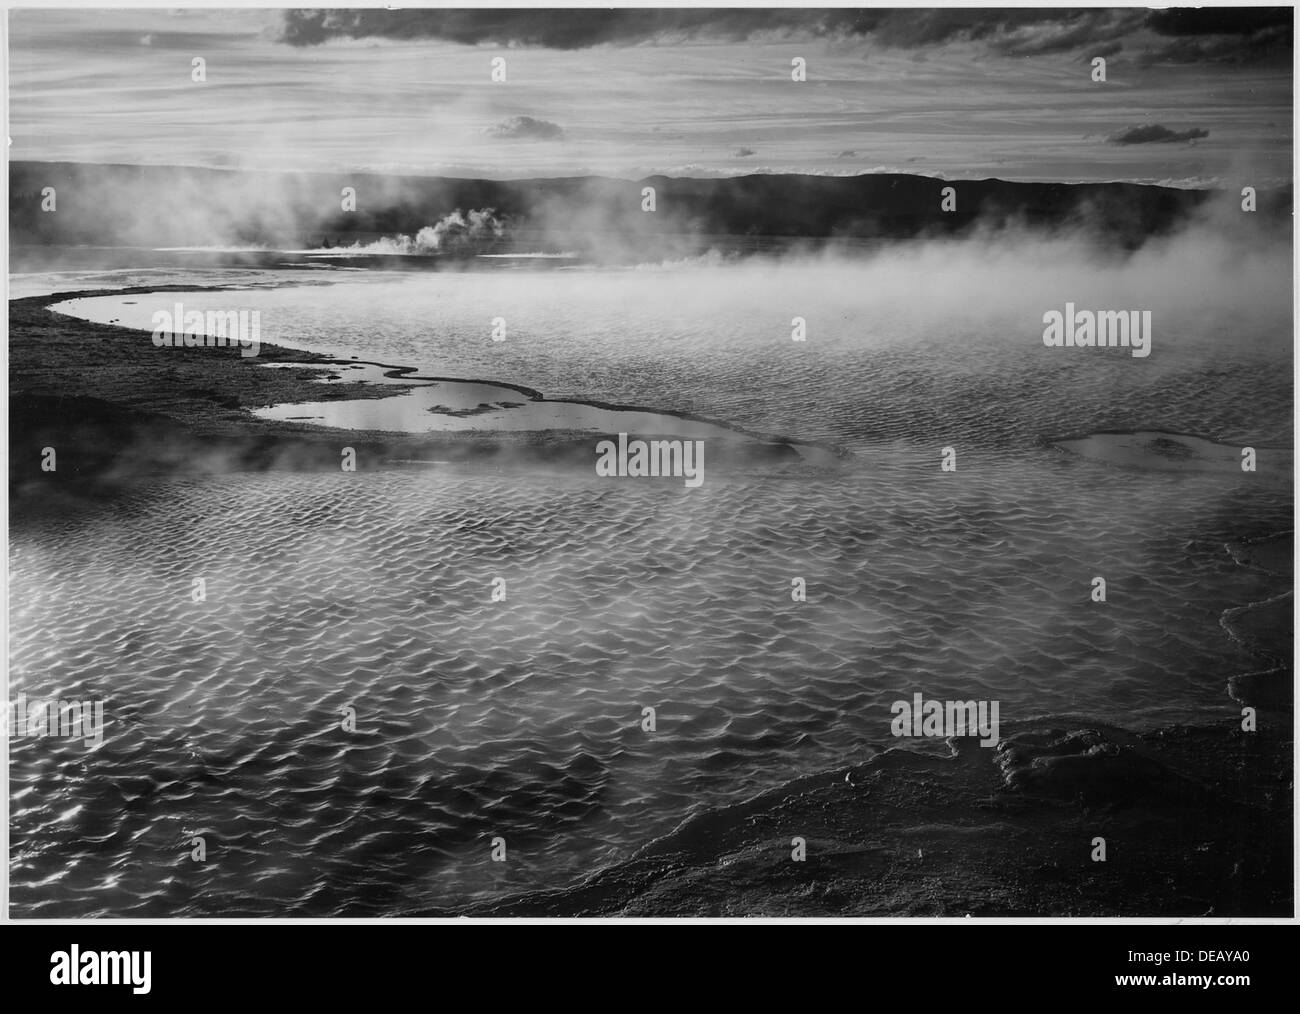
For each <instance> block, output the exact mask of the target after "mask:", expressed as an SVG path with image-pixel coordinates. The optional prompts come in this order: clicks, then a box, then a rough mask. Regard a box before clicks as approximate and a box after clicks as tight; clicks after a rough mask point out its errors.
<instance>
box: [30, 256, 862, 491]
mask: <svg viewBox="0 0 1300 1014" xmlns="http://www.w3.org/2000/svg"><path fill="white" fill-rule="evenodd" d="M311 284H329V283H315V282H313V283H311ZM243 288H247V286H232V285H216V286H203V285H188V284H170V285H146V286H126V287H119V288H114V289H89V290H67V291H59V292H54V293H47V294H43V295H36V296H26V297H20V298H17V299H12V300H10V302H9V311H8V312H9V323H10V421H11V424H10V450H11V455H10V461H11V467H10V480H11V491H18V492H20V491H21V490H22V489H24V488H25V487H26V486H27V485H28V484H31V483H41V484H42V485H48V479H49V477H48V476H47V475H42V473H41V472H40V470H39V468H38V467H37V459H38V456H39V450H40V448H41V447H43V446H61V447H63V448H67V457H66V458H65V455H64V453H63V452H62V451H61V452H60V472H61V473H62V475H63V476H64V477H67V476H68V475H72V476H75V477H76V478H77V479H88V480H94V481H96V482H99V483H104V482H107V483H115V482H118V481H120V480H122V479H124V478H126V477H128V476H141V475H157V474H176V473H181V474H212V473H223V472H228V471H240V470H243V471H260V470H288V471H313V470H337V468H338V460H339V457H338V456H339V448H340V447H341V446H343V445H348V446H352V447H354V448H355V449H356V451H357V468H358V469H359V470H360V469H370V468H381V467H400V466H399V465H398V463H400V462H411V461H420V460H422V459H428V458H436V459H438V460H439V461H443V462H452V463H457V464H468V465H474V464H482V465H487V466H489V467H492V468H501V467H528V466H531V465H539V466H546V467H552V466H556V465H573V466H581V467H582V468H584V469H588V470H590V469H591V468H592V467H593V461H594V450H593V447H594V443H593V441H595V440H598V439H601V438H603V437H605V436H607V435H608V434H605V433H604V432H603V431H600V430H596V429H502V430H466V431H458V430H446V431H431V432H407V431H385V430H360V429H345V428H339V427H327V426H321V425H314V424H309V423H303V422H299V421H290V420H268V419H263V418H259V417H257V416H255V415H254V414H253V410H254V409H260V408H265V407H267V406H274V405H293V404H305V403H311V402H324V401H337V402H344V401H355V400H364V399H384V398H390V397H394V396H399V395H400V394H402V393H403V391H405V390H409V389H411V388H412V387H415V386H423V385H434V384H446V385H454V384H462V385H482V386H491V387H497V388H501V389H504V390H510V391H515V392H518V393H519V394H520V395H522V396H524V397H526V398H528V399H529V400H530V401H535V402H538V403H542V404H550V405H554V404H560V405H575V406H580V407H583V408H590V409H592V410H594V411H604V412H628V413H639V414H644V415H648V416H653V417H655V418H656V419H660V420H662V421H663V428H662V430H659V431H656V432H638V433H637V434H636V435H637V436H641V437H647V438H663V437H669V438H671V437H673V436H674V428H675V427H674V424H675V423H679V422H681V423H695V424H699V425H707V426H710V427H716V428H718V429H720V430H725V431H727V432H728V433H730V434H735V438H734V440H731V439H723V440H716V439H715V440H714V441H713V445H714V446H713V447H712V449H711V451H710V465H711V466H712V467H716V468H720V469H727V468H732V467H740V468H750V467H756V466H768V465H798V466H803V467H814V468H830V469H835V468H838V467H840V465H841V464H842V463H843V462H844V461H845V460H847V459H849V458H851V457H852V455H851V454H850V452H848V451H847V450H845V449H843V448H840V447H837V446H834V445H831V444H827V443H822V442H817V441H805V440H796V439H793V438H789V437H784V436H777V435H769V434H762V433H757V432H753V431H750V430H747V429H744V428H741V427H738V426H734V425H731V424H730V423H727V422H723V421H719V420H716V419H710V418H708V417H706V416H701V415H698V414H695V413H691V412H686V411H677V410H663V409H657V408H649V407H641V406H631V405H618V404H614V403H610V402H603V401H599V400H583V399H571V398H556V399H548V398H547V397H546V396H545V395H544V394H543V393H542V392H540V391H537V390H535V389H533V388H530V387H526V386H524V385H521V384H514V383H509V382H502V381H496V380H476V379H472V378H463V377H435V376H429V375H427V374H421V373H420V372H419V368H418V367H414V366H403V365H398V364H391V363H380V362H374V361H372V360H364V359H362V358H361V357H360V356H358V357H357V358H351V359H343V358H339V357H337V356H326V355H322V354H319V353H314V352H308V351H298V350H294V349H289V348H285V347H283V346H277V345H274V344H270V343H262V344H261V347H260V354H259V356H258V357H257V358H256V360H249V359H244V358H241V357H240V356H239V355H238V353H237V352H235V353H232V352H231V350H228V349H211V348H207V349H205V348H194V349H189V348H178V349H168V350H166V351H165V358H162V356H163V355H164V353H162V352H161V350H159V349H157V348H155V347H154V346H153V345H152V343H150V342H142V341H141V340H140V336H141V335H142V334H147V333H148V332H145V331H141V330H139V329H135V328H128V327H123V326H120V325H116V324H107V323H104V324H101V323H96V322H92V321H87V320H83V319H80V318H76V317H73V316H70V315H67V314H63V313H60V312H58V311H55V310H53V309H51V307H52V306H54V305H55V304H58V303H62V302H66V301H68V300H73V299H83V298H95V297H114V296H124V295H145V294H151V293H164V292H225V291H238V290H240V289H243ZM214 353H215V354H214ZM266 364H276V365H282V366H288V365H295V366H301V367H303V368H301V369H294V370H288V369H258V368H257V367H258V366H261V365H266ZM358 365H369V366H373V367H376V368H377V369H380V370H382V371H383V375H384V376H385V377H386V378H387V379H389V380H392V381H394V382H395V383H392V384H356V383H352V384H347V383H341V384H321V383H316V382H315V381H318V380H320V379H322V378H325V377H327V376H328V375H329V374H330V373H331V371H332V370H333V369H334V368H336V367H343V366H358ZM65 461H67V463H68V466H69V467H67V468H65V467H64V462H65ZM42 480H46V481H45V482H43V483H42Z"/></svg>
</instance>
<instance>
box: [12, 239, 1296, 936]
mask: <svg viewBox="0 0 1300 1014" xmlns="http://www.w3.org/2000/svg"><path fill="white" fill-rule="evenodd" d="M202 281H203V279H202V278H199V277H196V278H195V281H194V284H196V285H198V284H201V283H202ZM214 281H215V279H214ZM1290 287H1291V274H1290V251H1289V248H1284V247H1281V246H1274V245H1271V244H1261V243H1251V242H1242V241H1241V239H1240V237H1239V236H1237V235H1235V234H1233V233H1231V232H1226V231H1222V230H1216V229H1215V228H1213V227H1212V225H1208V224H1207V225H1198V226H1197V227H1196V228H1195V229H1194V230H1193V231H1189V232H1186V233H1184V234H1182V235H1180V236H1178V237H1174V238H1172V239H1170V240H1168V241H1164V242H1160V243H1154V242H1153V243H1151V244H1148V245H1147V246H1146V247H1144V248H1142V249H1141V250H1139V251H1137V252H1136V253H1134V254H1133V255H1131V256H1127V257H1121V256H1119V255H1116V254H1114V253H1109V254H1103V253H1101V252H1099V251H1098V250H1097V249H1096V248H1094V247H1092V246H1090V245H1089V244H1087V243H1086V242H1083V241H1080V240H1078V239H1076V238H1072V237H1068V236H1058V237H1054V238H1051V237H1048V238H1043V237H1038V238H1035V237H1032V236H1028V235H1025V236H1017V237H1015V238H1014V240H1012V239H1011V238H1010V237H1006V236H1003V237H1002V238H1000V239H999V238H997V237H985V238H976V239H971V240H965V241H961V242H933V243H919V244H915V245H912V246H907V247H902V248H898V249H896V250H894V251H893V252H888V253H882V254H879V255H876V256H871V257H866V258H848V257H840V256H808V257H802V258H789V259H782V260H751V261H744V262H739V263H727V262H722V263H719V262H718V259H716V258H706V259H702V260H700V259H697V260H691V261H682V262H676V263H668V264H659V265H643V266H641V267H638V268H629V269H597V268H590V267H587V268H573V269H564V270H558V271H550V272H546V273H531V272H525V271H482V272H479V271H456V272H447V271H436V272H430V273H427V274H420V275H416V276H409V275H404V276H400V277H399V276H394V275H384V274H373V275H366V276H364V277H362V276H355V280H353V278H351V277H350V278H349V280H347V281H345V282H340V283H338V284H335V285H330V286H294V285H283V286H280V287H276V288H265V289H263V288H257V289H243V290H240V291H237V292H200V291H194V292H184V293H171V292H169V293H162V294H157V295H155V296H149V295H135V296H127V297H115V296H107V297H97V298H89V299H85V300H81V301H78V303H77V305H75V306H68V307H66V308H65V309H66V310H67V311H68V312H74V313H76V314H79V315H85V316H88V317H91V318H93V319H97V320H117V321H119V322H121V323H123V324H125V325H128V326H138V327H141V328H144V329H148V328H149V327H150V323H149V322H150V319H151V317H152V314H153V312H154V311H155V310H158V309H169V310H170V308H171V307H172V305H173V304H174V303H175V302H177V301H180V302H183V303H184V304H185V306H186V308H187V309H203V310H205V309H209V308H212V309H218V308H220V309H258V310H260V311H261V321H262V332H261V338H262V341H263V342H270V343H278V344H282V345H289V346H293V347H297V348H304V349H312V350H315V351H324V352H329V353H332V354H335V355H338V356H341V357H343V358H347V357H350V356H357V357H359V358H360V359H362V360H373V361H379V362H384V363H390V364H397V365H412V366H418V367H420V368H421V369H422V370H424V371H426V372H428V373H430V374H431V375H434V376H440V377H465V378H473V379H479V380H485V381H497V382H504V383H514V384H520V385H525V386H528V387H531V388H535V389H537V390H539V391H541V392H543V393H544V394H545V395H546V396H547V397H549V398H561V397H572V398H584V399H593V400H599V401H603V402H610V403H614V404H623V405H636V406H645V407H650V408H656V409H671V410H677V411H688V412H693V413H697V414H701V415H705V416H708V417H710V418H714V419H717V420H719V421H722V422H726V423H729V424H732V425H736V426H742V427H744V428H746V429H749V430H753V431H757V432H761V433H768V434H778V435H783V436H790V437H798V438H803V439H815V440H824V441H829V442H831V443H834V444H836V445H839V446H841V447H844V448H846V449H848V450H851V451H852V452H853V453H854V458H853V460H852V461H850V462H849V463H848V465H847V466H846V468H845V469H843V470H842V471H840V472H837V473H834V474H829V473H801V474H797V475H790V474H784V473H781V472H779V471H776V470H773V471H765V470H763V469H759V468H755V469H752V470H749V471H746V472H743V473H726V474H724V473H716V474H710V475H709V476H708V478H707V479H706V481H705V483H704V485H703V486H702V487H701V488H700V489H698V490H687V489H683V488H682V486H681V484H680V483H679V482H671V481H669V482H665V483H655V482H650V481H636V480H625V481H620V480H613V479H599V478H597V477H596V476H595V475H594V472H593V474H591V475H582V474H578V473H575V472H573V471H554V472H551V471H547V470H545V469H540V468H539V469H533V470H526V471H520V472H516V473H509V474H495V473H492V472H489V471H486V470H475V469H471V468H459V467H450V466H435V467H429V468H422V469H410V468H407V469H396V468H395V469H390V470H385V471H380V472H373V473H366V474H365V475H364V476H362V475H359V474H358V475H346V474H339V475H286V474H263V475H242V474H235V475H225V476H220V477H215V478H211V479H203V480H196V479H168V478H165V477H162V478H159V479H157V480H156V481H151V482H145V483H141V484H140V485H139V486H138V487H136V488H135V489H133V491H132V492H131V493H129V494H127V495H125V496H123V497H122V498H121V499H120V500H118V501H116V502H114V503H111V504H109V505H107V506H103V505H99V506H97V507H96V508H95V509H94V511H90V510H86V511H85V512H77V511H73V512H70V513H68V514H67V515H65V516H62V517H60V518H58V519H56V520H54V521H51V520H50V519H43V520H42V523H41V524H40V525H34V524H30V525H29V524H27V523H26V521H25V519H24V518H22V517H17V518H15V522H14V528H13V531H12V535H11V546H12V550H11V580H12V591H11V602H12V604H13V605H12V612H11V617H10V619H11V629H12V631H13V643H12V647H11V652H12V674H13V682H14V692H15V693H18V692H24V693H27V694H28V695H29V696H32V697H41V696H64V697H77V696H81V697H103V698H105V699H106V700H107V701H108V704H107V706H106V715H107V718H108V721H109V723H110V725H109V728H108V730H107V732H106V739H105V743H104V745H103V746H102V747H100V748H99V750H98V751H97V752H96V755H95V758H94V763H93V764H89V763H86V760H85V758H84V747H82V746H81V745H80V744H76V745H69V744H63V743H59V742H58V741H41V742H36V743H31V744H27V745H25V746H24V749H23V752H22V754H21V755H18V754H15V755H14V757H15V762H14V766H13V768H12V773H11V777H12V781H13V789H14V801H13V820H14V832H13V834H14V843H13V851H14V856H15V864H14V867H13V883H14V887H13V898H14V902H15V905H16V907H17V908H19V909H20V910H21V911H22V913H23V914H25V915H32V916H38V915H45V914H51V915H52V914H56V913H59V912H67V911H73V910H75V911H77V912H79V913H84V914H91V913H109V912H111V913H113V914H116V915H164V914H166V915H179V914H187V915H231V914H243V913H249V914H265V915H270V914H284V915H290V914H292V915H324V914H349V915H369V914H379V913H385V912H401V911H411V910H418V909H422V908H437V907H455V906H458V905H463V904H468V903H472V902H476V901H484V900H490V899H494V898H500V897H504V896H507V895H509V894H512V893H515V892H519V891H525V890H533V889H538V888H542V887H546V888H552V887H560V886H564V885H565V884H568V883H572V882H574V881H576V880H579V879H581V878H583V877H585V876H587V875H589V874H590V873H592V872H593V871H594V870H596V869H599V868H601V867H602V866H604V865H607V864H609V863H611V862H614V861H616V860H618V859H622V858H626V857H628V856H629V855H631V854H632V853H633V852H634V851H635V850H636V849H637V848H639V847H641V846H644V845H645V844H647V843H648V842H650V841H651V840H652V839H653V838H655V837H656V836H658V835H661V834H664V833H666V832H668V831H670V830H671V829H672V828H673V827H674V826H676V824H677V823H678V822H680V821H681V820H682V819H684V818H685V817H686V816H688V815H689V814H691V813H694V812H698V811H700V810H702V809H706V808H709V807H714V806H718V805H722V804H725V803H729V802H735V801H738V800H740V799H744V798H747V797H748V796H750V795H753V794H754V793H756V792H758V791H760V790H762V789H765V788H771V787H774V786H778V785H781V784H783V783H785V782H787V781H789V780H791V779H793V778H795V777H797V776H799V775H802V774H807V773H810V772H813V771H817V770H823V769H826V768H833V767H838V766H843V765H847V764H853V763H860V762H861V761H863V760H865V759H867V757H869V756H870V755H871V754H872V753H873V752H874V751H877V750H880V749H884V748H888V747H890V746H894V745H896V742H897V741H895V740H892V739H891V738H890V735H889V719H890V712H889V706H890V703H891V702H892V701H894V700H896V699H898V698H900V697H910V696H911V694H912V693H913V692H915V691H923V692H924V693H925V694H926V696H927V697H934V698H945V697H947V698H957V697H959V698H962V699H970V698H982V699H994V700H999V701H1001V714H1002V720H1003V722H1012V721H1018V720H1023V719H1028V718H1033V717H1037V716H1042V715H1052V714H1063V713H1071V712H1072V713H1081V714H1087V715H1089V716H1091V717H1093V718H1096V719H1099V720H1105V721H1111V722H1114V723H1116V724H1119V725H1123V726H1125V727H1128V728H1142V727H1149V726H1151V725H1154V724H1158V723H1161V722H1167V721H1173V720H1211V721H1218V720H1220V719H1222V718H1223V717H1224V716H1226V715H1229V714H1231V713H1233V711H1234V708H1233V706H1232V702H1231V701H1229V700H1228V699H1227V697H1226V696H1225V694H1224V685H1225V683H1226V681H1227V679H1228V677H1230V676H1231V675H1233V674H1234V673H1238V672H1241V671H1244V670H1246V669H1249V668H1252V667H1253V666H1255V664H1256V663H1255V661H1254V660H1253V659H1252V658H1251V656H1250V655H1249V654H1247V653H1246V652H1245V651H1244V650H1243V649H1242V648H1241V647H1240V646H1239V645H1237V644H1235V643H1233V642H1232V641H1231V640H1229V639H1228V638H1227V637H1226V636H1225V635H1224V633H1223V631H1222V629H1220V627H1219V623H1218V621H1219V617H1220V615H1221V613H1222V612H1223V610H1225V609H1228V608H1231V607H1233V606H1237V605H1241V604H1243V603H1245V602H1249V601H1252V600H1253V599H1255V598H1257V597H1259V593H1260V584H1259V579H1258V577H1257V576H1256V575H1253V574H1252V573H1250V572H1248V571H1246V570H1244V569H1243V568H1241V567H1238V566H1236V565H1235V563H1234V562H1233V560H1232V559H1231V558H1230V557H1229V556H1228V555H1227V554H1226V553H1224V552H1223V543H1224V541H1226V540H1227V539H1230V538H1236V537H1243V536H1249V535H1260V534H1264V533H1266V532H1271V531H1277V530H1281V529H1284V528H1287V527H1289V525H1290V518H1291V513H1292V502H1291V492H1290V476H1289V474H1287V475H1285V476H1279V475H1278V474H1277V473H1276V472H1275V471H1274V472H1270V471H1269V470H1268V469H1261V474H1260V475H1258V476H1255V477H1246V476H1225V475H1222V474H1196V473H1191V474H1168V473H1159V472H1146V471H1138V470H1123V469H1112V468H1107V467H1105V466H1103V465H1100V464H1097V463H1094V462H1089V461H1084V460H1081V459H1078V458H1075V457H1072V456H1068V455H1065V454H1062V453H1061V452H1060V451H1058V450H1056V449H1055V448H1052V447H1050V446H1048V445H1047V444H1046V443H1045V441H1046V440H1047V439H1049V438H1052V437H1062V436H1066V435H1071V434H1081V433H1088V432H1094V431H1097V430H1103V429H1152V430H1167V431H1176V432H1189V433H1197V434H1200V435H1202V436H1207V437H1210V438H1214V439H1218V440H1222V441H1229V442H1232V441H1243V442H1244V441H1250V442H1253V443H1255V444H1257V445H1258V446H1259V447H1261V448H1268V447H1269V446H1271V445H1285V444H1289V442H1290V433H1291V428H1292V419H1291V405H1292V395H1293V391H1292V380H1291V377H1292V369H1291V362H1292V360H1291V354H1292V353H1291V316H1290V315H1291V289H1290ZM1067 302H1072V303H1074V304H1076V306H1078V307H1080V308H1088V309H1095V310H1102V309H1114V310H1132V309H1142V310H1150V311H1151V312H1152V315H1153V321H1154V324H1153V339H1152V354H1151V356H1150V357H1149V358H1147V359H1137V358H1134V357H1132V356H1131V355H1130V354H1129V351H1128V350H1127V349H1119V348H1114V349H1098V348H1069V349H1054V348H1047V347H1045V346H1044V345H1043V342H1042V332H1043V320H1042V318H1043V314H1044V313H1045V312H1047V311H1049V310H1054V309H1055V310H1061V309H1063V308H1064V306H1065V304H1066V303H1067ZM494 317H504V318H505V320H506V322H507V338H506V340H505V341H503V342H494V341H493V340H492V338H491V329H492V324H491V322H492V319H493V318H494ZM794 317H803V318H804V319H805V320H806V322H807V341H806V342H802V343H800V342H794V341H792V340H791V321H792V318H794ZM140 340H141V341H148V340H149V338H148V336H147V335H146V334H141V339H140ZM249 368H251V369H260V368H262V367H261V366H259V365H256V361H254V362H253V363H252V364H250V366H249ZM593 446H594V441H593ZM945 446H953V447H955V448H956V450H957V455H958V471H957V472H956V473H952V474H947V473H942V472H941V471H940V469H939V462H940V450H941V448H943V447H945ZM1261 454H1267V451H1266V450H1261ZM593 461H594V457H593ZM1095 574H1104V575H1106V577H1107V581H1108V583H1109V585H1110V588H1111V597H1110V602H1109V603H1108V605H1107V607H1106V608H1105V609H1104V610H1103V609H1097V608H1090V606H1091V604H1090V603H1089V601H1088V591H1089V581H1090V580H1091V578H1092V577H1093V575H1095ZM196 575H201V576H204V577H205V579H206V581H207V586H208V600H207V602H206V603H204V604H202V605H195V604H193V603H191V601H190V599H189V588H190V580H191V578H192V577H193V576H196ZM795 576H800V577H803V578H805V579H806V580H807V582H808V590H809V595H808V602H806V603H795V602H792V601H791V598H790V594H789V591H790V579H791V578H792V577H795ZM493 577H503V578H505V580H506V582H507V587H508V592H509V596H508V600H507V601H506V602H504V603H493V602H492V601H491V581H492V578H493ZM127 603H129V607H128V606H127V605H124V604H127ZM348 706H351V707H355V708H356V709H357V716H358V723H357V724H358V729H359V730H360V735H355V736H350V735H348V734H345V733H343V732H341V731H340V730H339V728H338V723H339V721H340V719H341V709H342V708H344V707H348ZM645 706H651V707H655V708H656V709H657V710H658V720H657V724H658V728H657V731H656V732H655V733H653V734H649V733H645V732H643V731H642V730H641V728H640V721H641V715H642V711H641V709H642V708H643V707H645ZM192 834H207V835H208V836H210V838H211V839H212V841H214V842H219V843H220V844H221V854H222V857H223V858H222V859H221V861H219V862H214V863H210V864H208V865H207V866H206V867H205V868H204V870H203V871H202V872H201V873H199V874H197V875H193V874H191V875H187V876H186V877H185V878H175V877H168V876H166V875H164V874H163V873H162V871H165V870H166V868H167V866H168V864H170V863H173V862H175V861H176V856H177V855H178V854H179V852H180V851H181V850H182V849H183V848H184V847H185V841H186V840H187V836H189V835H192ZM496 834H500V835H502V836H504V837H505V838H506V839H507V840H508V841H509V842H510V847H511V858H512V861H511V862H510V863H508V864H490V863H487V862H486V861H485V860H484V855H485V854H486V847H487V846H486V843H487V841H488V839H489V838H490V837H491V836H493V835H496ZM69 857H71V858H72V861H69ZM358 870H361V871H362V872H361V873H360V874H358V872H357V871H358ZM38 885H39V887H38Z"/></svg>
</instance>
